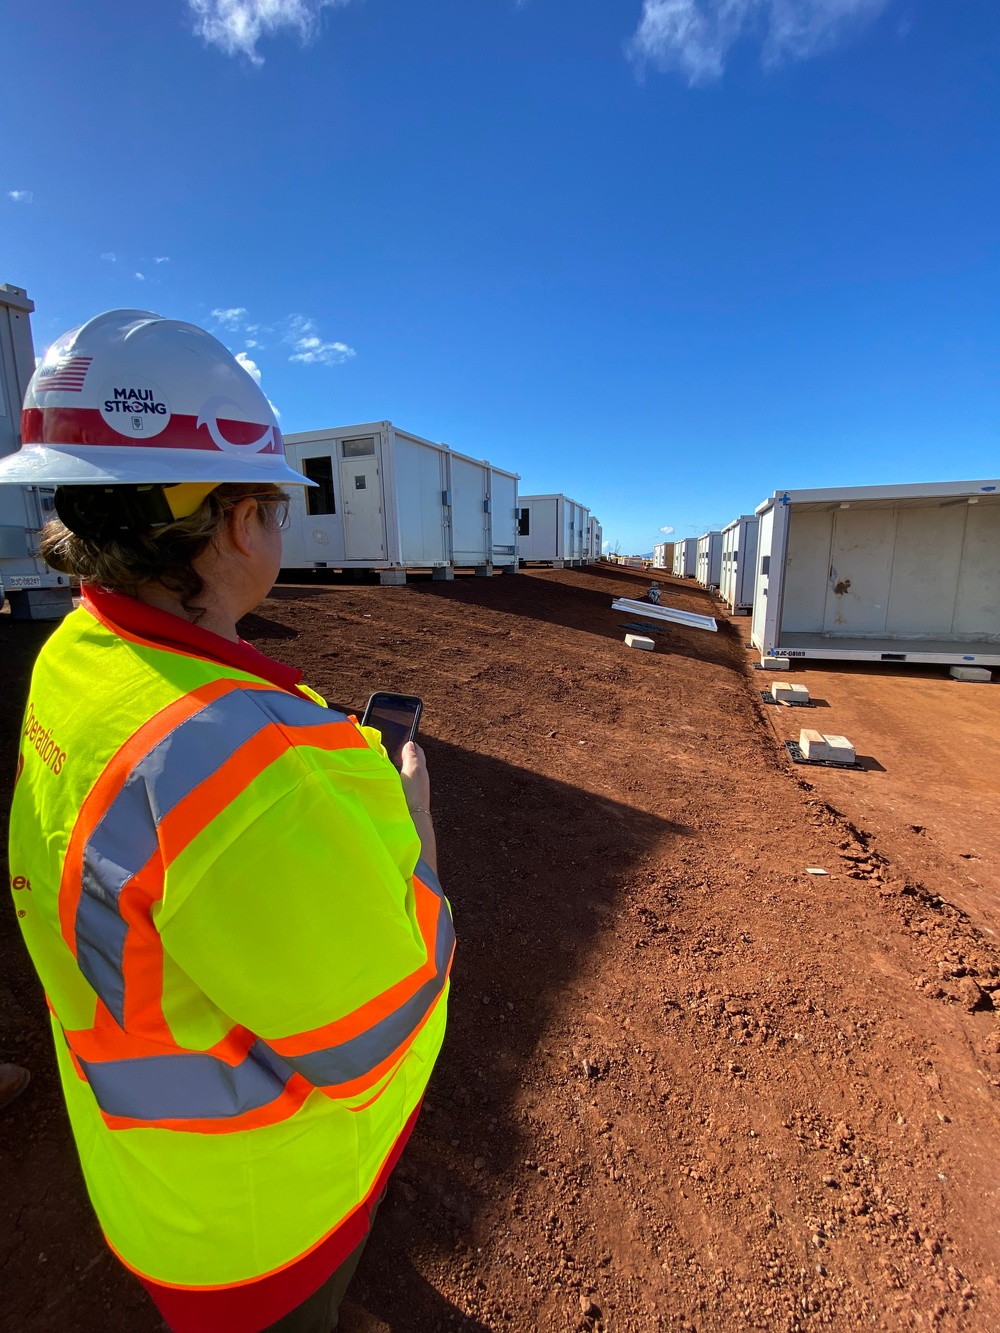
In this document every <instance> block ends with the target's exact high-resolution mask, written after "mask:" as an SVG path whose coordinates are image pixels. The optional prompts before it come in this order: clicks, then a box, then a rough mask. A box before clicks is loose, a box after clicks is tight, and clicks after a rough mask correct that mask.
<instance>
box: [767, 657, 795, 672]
mask: <svg viewBox="0 0 1000 1333" xmlns="http://www.w3.org/2000/svg"><path fill="white" fill-rule="evenodd" d="M760 664H761V666H762V667H764V669H765V670H767V671H789V670H791V662H790V661H789V659H788V658H787V657H762V658H761V659H760Z"/></svg>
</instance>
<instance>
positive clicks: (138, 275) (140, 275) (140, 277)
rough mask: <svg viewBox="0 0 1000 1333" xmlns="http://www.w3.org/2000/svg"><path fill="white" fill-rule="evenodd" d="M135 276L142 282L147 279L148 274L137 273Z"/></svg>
mask: <svg viewBox="0 0 1000 1333" xmlns="http://www.w3.org/2000/svg"><path fill="white" fill-rule="evenodd" d="M135 276H136V277H137V278H138V279H139V281H140V282H145V281H146V275H145V273H136V275H135Z"/></svg>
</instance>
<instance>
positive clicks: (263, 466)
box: [0, 310, 310, 486]
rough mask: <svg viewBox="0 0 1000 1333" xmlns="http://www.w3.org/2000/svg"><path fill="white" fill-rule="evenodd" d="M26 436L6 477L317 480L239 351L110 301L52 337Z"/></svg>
mask: <svg viewBox="0 0 1000 1333" xmlns="http://www.w3.org/2000/svg"><path fill="white" fill-rule="evenodd" d="M21 435H22V441H21V448H20V449H19V450H18V452H17V453H16V454H11V455H10V456H9V457H8V458H5V459H2V460H0V483H4V482H7V483H15V484H17V485H20V486H31V485H37V486H93V485H107V484H109V483H110V484H112V485H113V484H115V483H117V484H127V483H132V484H143V483H157V482H159V483H163V484H170V483H173V482H209V483H215V484H218V483H219V482H224V481H243V482H254V481H259V482H275V483H277V484H279V485H288V484H289V483H291V484H293V485H294V484H298V485H300V486H308V485H309V484H310V483H309V482H308V481H307V480H306V478H305V477H304V476H303V475H302V473H301V472H297V471H295V469H294V468H291V467H289V466H288V464H287V463H286V462H285V446H284V441H283V440H282V438H281V431H280V430H279V429H278V423H277V421H276V420H275V416H274V412H273V410H272V408H271V405H270V403H268V401H267V399H266V398H265V397H264V394H263V393H262V392H261V389H260V386H259V385H258V384H257V383H256V382H255V380H254V379H253V377H252V376H251V375H249V374H248V373H247V372H246V371H245V370H244V369H243V367H242V366H241V365H240V364H239V362H238V361H237V360H236V358H235V357H234V356H233V354H232V353H231V352H230V351H229V350H228V349H227V348H225V347H223V345H222V343H220V342H219V340H218V339H217V338H213V337H212V335H211V334H210V333H206V332H205V330H204V329H200V328H198V326H197V325H195V324H184V323H182V322H181V321H179V320H175V319H163V318H162V317H161V316H160V315H154V314H153V313H152V312H151V311H149V310H109V311H108V312H107V313H106V314H104V315H98V316H97V317H96V318H95V319H91V320H89V321H88V322H87V323H86V324H82V325H81V326H80V327H79V328H77V329H71V330H70V331H69V333H65V334H63V336H62V337H61V338H60V339H59V340H58V341H57V342H55V343H53V345H52V346H51V347H50V348H49V350H48V352H47V353H46V355H45V359H44V360H43V361H42V363H41V364H40V365H39V367H38V369H37V370H36V371H35V373H34V375H33V376H32V378H31V383H30V384H29V385H28V392H27V393H26V394H25V398H24V411H23V413H22V415H21Z"/></svg>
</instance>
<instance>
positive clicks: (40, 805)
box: [0, 310, 454, 1333]
mask: <svg viewBox="0 0 1000 1333" xmlns="http://www.w3.org/2000/svg"><path fill="white" fill-rule="evenodd" d="M22 434H23V441H22V446H21V449H20V451H19V452H18V453H17V454H15V455H12V456H11V457H10V458H8V459H6V460H4V461H3V462H0V483H12V484H21V485H23V484H32V485H42V486H55V487H57V490H56V498H55V505H56V511H57V513H58V515H59V521H58V522H55V521H53V523H51V524H50V525H49V527H48V528H47V529H46V531H45V534H44V539H43V549H44V553H45V557H46V559H47V560H48V561H49V563H50V564H51V565H53V566H54V567H55V568H57V569H59V570H61V571H62V572H64V573H67V574H71V575H75V576H77V577H79V578H80V579H81V580H82V585H83V605H82V606H81V607H80V608H79V609H78V610H76V611H74V612H73V613H72V614H71V615H69V616H68V617H67V618H66V619H65V621H63V623H62V624H61V625H60V626H59V628H58V629H57V630H56V631H55V633H54V634H53V635H52V637H51V638H50V639H49V641H48V643H47V644H46V646H45V648H44V649H43V650H42V653H41V655H40V657H39V659H38V662H37V664H36V666H35V670H34V674H33V676H32V682H31V694H30V697H29V699H28V705H27V710H26V713H25V720H24V727H23V735H22V739H21V752H20V757H19V760H18V772H17V782H16V786H15V791H14V799H13V805H12V810H11V824H10V870H11V879H12V884H13V886H14V889H15V899H16V907H17V909H18V917H19V920H20V925H21V927H22V930H23V932H24V938H25V941H26V943H27V946H28V949H29V950H30V952H31V956H32V959H33V960H34V963H35V966H36V968H37V969H38V973H39V975H40V977H41V979H42V982H43V984H44V986H45V991H46V995H47V999H48V1003H49V1007H50V1010H51V1016H52V1027H53V1032H54V1035H55V1045H56V1053H57V1057H58V1062H59V1069H60V1073H61V1076H62V1082H63V1089H64V1092H65V1096H66V1103H67V1106H68V1109H69V1115H70V1120H71V1123H72V1127H73V1133H74V1135H75V1137H76V1142H77V1147H78V1150H79V1154H80V1161H81V1164H82V1166H83V1172H84V1176H85V1178H86V1182H87V1188H88V1190H89V1192H90V1197H91V1200H92V1202H93V1205H94V1208H95V1210H96V1212H97V1216H98V1218H99V1220H100V1223H101V1226H102V1228H103V1230H104V1234H105V1236H106V1237H107V1240H108V1244H109V1245H110V1246H111V1248H112V1249H113V1250H114V1252H115V1253H116V1254H117V1255H118V1257H119V1258H120V1259H121V1260H122V1262H123V1263H124V1264H126V1265H127V1266H128V1267H129V1268H131V1269H132V1271H133V1272H135V1273H136V1274H138V1276H139V1277H140V1279H141V1280H142V1282H143V1283H144V1285H145V1286H146V1288H147V1290H148V1291H149V1292H150V1294H151V1295H152V1297H153V1299H154V1300H155V1302H156V1304H157V1306H158V1307H159V1309H160V1311H161V1313H162V1315H163V1317H164V1318H165V1319H166V1321H167V1323H168V1325H169V1326H170V1328H172V1329H174V1330H176V1331H177V1333H259V1330H263V1329H278V1330H281V1331H282V1333H325V1330H328V1329H331V1328H334V1327H336V1322H337V1309H338V1306H339V1303H340V1300H341V1298H342V1296H343V1294H344V1290H345V1289H346V1286H347V1283H348V1281H349V1280H350V1277H351V1274H352V1273H353V1271H354V1268H355V1266H356V1264H357V1261H358V1258H359V1257H360V1253H361V1249H362V1247H363V1245H364V1242H365V1239H366V1237H367V1234H368V1229H369V1222H370V1218H371V1214H372V1212H373V1209H374V1207H375V1204H376V1203H377V1201H378V1199H379V1197H380V1195H381V1192H382V1191H383V1189H384V1187H385V1183H386V1180H387V1178H388V1176H389V1173H390V1172H391V1170H392V1168H393V1166H394V1164H395V1162H396V1160H397V1158H398V1157H399V1154H400V1152H401V1151H402V1149H403V1146H404V1144H405V1142H406V1139H407V1137H408V1135H409V1133H410V1131H411V1129H412V1128H413V1124H414V1121H415V1119H416V1116H417V1113H418V1110H419V1107H420V1102H421V1099H422V1097H423V1093H424V1089H425V1087H426V1084H427V1080H428V1078H429V1076H430V1073H431V1070H432V1069H433V1066H434V1061H435V1059H436V1057H437V1054H438V1050H439V1048H440V1045H441V1040H442V1037H443V1034H444V1026H445V1006H446V997H447V992H448V974H449V970H450V967H451V959H452V951H453V947H454V933H453V929H452V923H451V913H450V910H449V907H448V903H447V901H446V899H445V898H444V896H443V894H442V892H441V888H440V885H439V884H438V880H437V874H436V868H435V849H434V833H433V828H432V826H431V820H430V814H429V807H430V788H429V783H428V777H427V771H426V766H425V763H424V757H423V754H422V752H421V750H420V749H419V747H417V746H415V745H411V746H410V747H408V750H407V752H406V755H405V761H404V764H403V772H402V775H400V774H398V773H397V772H396V770H395V768H394V767H393V766H392V764H391V763H390V762H389V760H388V759H387V758H386V755H385V751H384V750H383V748H382V746H381V744H380V739H379V736H378V733H377V732H372V731H370V730H367V729H365V730H362V729H361V728H360V727H358V725H357V724H356V722H355V721H354V719H353V718H349V717H347V716H345V715H344V714H343V713H338V712H335V711H334V710H332V709H329V708H327V707H326V706H325V704H324V703H323V700H322V699H320V698H319V696H318V695H316V694H315V693H314V692H313V691H312V690H310V689H308V688H307V687H306V686H304V685H302V684H301V683H300V680H301V672H299V671H296V670H293V669H292V668H291V667H287V666H283V665H281V664H279V663H277V662H274V661H272V660H271V659H270V658H267V657H265V656H264V655H263V654H261V653H259V652H257V650H256V649H254V648H252V647H251V646H250V645H249V644H247V643H244V642H243V641H242V640H241V639H240V637H239V635H238V633H237V630H236V624H237V622H238V621H239V619H240V617H241V616H243V615H245V614H246V613H247V612H248V611H250V610H251V609H252V608H253V607H254V606H255V605H256V604H257V603H258V602H259V601H260V600H261V599H262V598H263V597H264V596H266V594H267V593H268V591H269V589H270V587H271V585H272V583H273V581H274V579H275V577H276V575H277V572H278V567H279V564H280V560H281V536H280V531H279V529H280V527H281V524H282V515H283V514H284V512H285V511H286V509H287V505H288V499H287V497H286V495H285V492H284V491H283V490H282V489H281V487H282V486H283V485H293V486H305V485H310V484H311V483H310V482H307V481H306V479H305V478H304V477H303V476H302V475H301V474H300V473H298V472H296V471H294V470H293V469H292V468H291V467H289V465H288V464H287V463H286V462H285V457H284V446H283V443H282V438H281V433H280V431H279V430H278V425H277V422H276V421H275V418H274V414H273V412H272V410H271V408H270V405H269V404H268V402H267V399H266V398H265V397H264V395H263V393H262V392H261V391H260V389H259V388H258V386H257V385H256V384H255V383H254V381H253V379H252V378H251V377H250V376H249V375H248V374H247V373H246V371H245V370H244V369H243V368H242V367H241V366H240V365H239V364H238V363H237V362H236V360H235V359H234V358H233V356H232V355H231V354H230V353H229V352H228V351H227V350H226V348H225V347H223V346H222V344H221V343H219V342H217V341H216V339H215V338H213V337H212V336H211V335H210V334H208V333H206V332H205V331H204V330H202V329H199V328H196V327H195V326H193V325H190V324H182V323H178V322H176V321H172V320H166V319H162V318H160V317H159V316H157V315H154V314H151V313H149V312H148V311H135V310H117V311H111V312H110V313H108V314H105V315H100V316H98V317H97V318H96V319H93V320H91V321H90V322H89V323H87V324H84V325H83V326H82V327H81V328H78V329H74V330H73V331H71V332H70V333H68V334H66V335H65V336H64V337H63V338H61V339H60V340H59V341H58V342H57V343H56V344H55V345H54V346H53V347H52V348H51V349H50V351H49V352H48V354H47V355H46V357H45V358H44V360H43V361H42V363H41V365H40V366H39V367H38V369H37V370H36V372H35V375H34V377H33V379H32V381H31V384H30V386H29V388H28V392H27V396H26V399H25V405H24V414H23V417H22Z"/></svg>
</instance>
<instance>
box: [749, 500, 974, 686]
mask: <svg viewBox="0 0 1000 1333" xmlns="http://www.w3.org/2000/svg"><path fill="white" fill-rule="evenodd" d="M757 515H758V517H759V519H760V530H759V540H758V552H757V577H756V587H755V592H754V604H753V620H752V624H751V639H752V641H753V644H754V647H755V648H757V649H758V650H759V652H760V654H761V658H762V660H763V659H765V658H767V657H772V656H773V657H792V658H832V659H852V660H856V661H867V662H879V661H881V662H928V663H943V664H949V665H962V664H966V665H967V664H975V665H980V666H1000V481H996V480H993V481H949V482H939V483H927V484H920V485H900V486H856V487H852V488H850V489H846V490H802V491H775V492H774V494H773V495H772V496H771V497H770V498H769V499H767V500H765V501H764V502H763V504H761V505H758V507H757Z"/></svg>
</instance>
